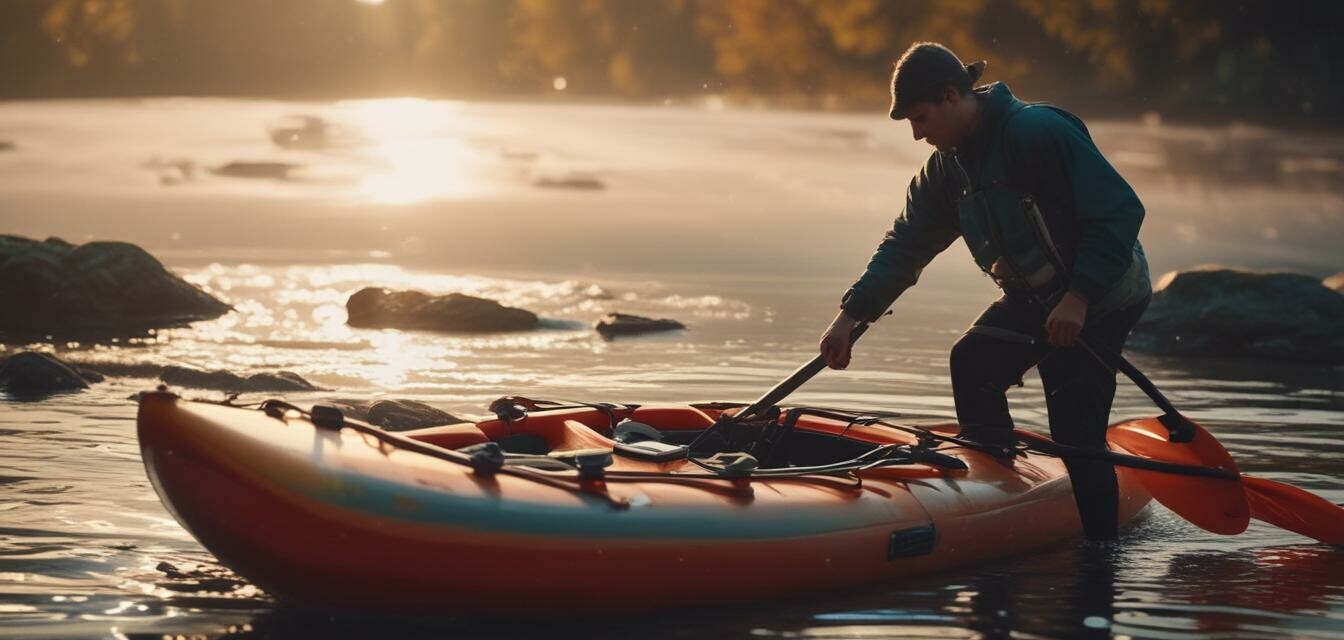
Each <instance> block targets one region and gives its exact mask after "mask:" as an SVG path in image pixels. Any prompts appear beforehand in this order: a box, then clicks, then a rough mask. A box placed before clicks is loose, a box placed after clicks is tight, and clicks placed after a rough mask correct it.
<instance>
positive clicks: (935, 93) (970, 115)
mask: <svg viewBox="0 0 1344 640" xmlns="http://www.w3.org/2000/svg"><path fill="white" fill-rule="evenodd" d="M984 69H985V62H984V61H983V60H981V61H979V62H975V63H973V64H969V65H963V64H962V63H961V60H960V59H959V58H957V55H956V54H954V53H952V52H951V51H950V50H948V48H947V47H944V46H943V45H941V44H937V43H934V42H919V43H915V44H914V45H911V47H910V48H909V49H907V50H906V51H905V54H904V55H902V56H901V59H900V60H899V61H897V62H896V71H895V73H893V74H892V76H891V119H892V120H905V119H908V120H910V128H911V130H912V131H913V133H914V136H915V139H916V140H928V142H929V144H931V145H933V146H935V147H937V148H938V149H939V150H946V149H950V148H952V147H955V146H957V145H958V144H960V143H961V142H962V141H963V140H964V139H965V138H966V136H967V135H969V134H970V132H971V131H973V130H974V129H975V123H976V117H977V110H976V104H975V98H974V95H973V94H972V93H971V87H972V86H973V85H974V84H975V81H976V80H978V79H979V78H980V75H981V74H982V73H983V72H984Z"/></svg>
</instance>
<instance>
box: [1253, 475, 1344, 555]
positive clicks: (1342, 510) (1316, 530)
mask: <svg viewBox="0 0 1344 640" xmlns="http://www.w3.org/2000/svg"><path fill="white" fill-rule="evenodd" d="M1241 480H1242V482H1244V483H1245V485H1246V501H1247V502H1248V503H1249V504H1250V506H1251V517H1253V518H1255V519H1256V520H1263V521H1265V522H1268V523H1269V524H1272V525H1274V526H1276V527H1282V528H1284V529H1287V530H1289V531H1292V532H1294V533H1300V534H1302V535H1304V536H1307V537H1308V538H1312V539H1315V540H1319V541H1321V542H1324V543H1326V544H1344V507H1341V506H1339V505H1337V504H1335V503H1333V502H1330V501H1329V500H1326V499H1325V498H1322V497H1320V496H1318V495H1316V494H1314V493H1311V492H1310V491H1306V490H1303V489H1299V488H1297V487H1294V486H1293V485H1290V484H1284V483H1282V482H1275V481H1273V480H1265V479H1264V478H1255V477H1252V476H1242V477H1241Z"/></svg>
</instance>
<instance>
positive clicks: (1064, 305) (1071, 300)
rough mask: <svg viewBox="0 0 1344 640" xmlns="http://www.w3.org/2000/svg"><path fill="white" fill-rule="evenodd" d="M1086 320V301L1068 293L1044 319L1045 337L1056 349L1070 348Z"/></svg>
mask: <svg viewBox="0 0 1344 640" xmlns="http://www.w3.org/2000/svg"><path fill="white" fill-rule="evenodd" d="M1086 320H1087V299H1086V298H1083V297H1082V296H1081V295H1078V294H1077V293H1075V292H1073V291H1070V292H1068V293H1066V294H1064V298H1063V299H1062V300H1060V301H1059V304H1057V305H1055V310H1054V311H1051V312H1050V317H1049V318H1046V319H1045V335H1046V338H1047V339H1048V340H1049V342H1050V344H1052V345H1054V346H1056V347H1072V346H1073V343H1075V342H1077V341H1078V334H1079V333H1082V331H1083V322H1084V321H1086Z"/></svg>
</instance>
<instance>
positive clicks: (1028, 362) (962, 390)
mask: <svg viewBox="0 0 1344 640" xmlns="http://www.w3.org/2000/svg"><path fill="white" fill-rule="evenodd" d="M1035 317H1036V314H1032V313H1030V311H1029V309H1025V308H1023V307H1021V306H1020V305H1018V304H1014V303H1013V302H1011V301H1009V300H1007V299H1006V298H1000V299H999V300H998V301H996V302H994V304H991V305H990V306H989V308H988V309H985V311H984V313H982V314H980V317H979V318H978V319H976V321H975V324H974V325H972V326H971V328H970V329H968V330H967V331H966V333H965V334H963V335H962V336H961V338H960V339H959V340H957V343H956V344H954V345H953V346H952V355H951V358H950V359H951V366H952V398H953V400H954V401H955V402H956V407H957V422H959V423H960V424H961V429H962V435H964V436H966V437H968V438H971V439H974V440H978V441H982V442H985V443H986V444H1010V443H1011V442H1012V436H1011V434H1012V428H1013V419H1012V417H1011V416H1010V415H1009V414H1008V398H1007V396H1006V392H1007V391H1008V387H1010V386H1012V385H1015V384H1018V383H1019V382H1021V380H1022V374H1024V373H1026V372H1027V370H1028V369H1030V368H1031V367H1033V366H1035V364H1036V363H1037V362H1038V361H1039V360H1040V359H1041V357H1042V356H1043V355H1044V354H1045V353H1046V350H1047V349H1046V345H1045V342H1044V335H1043V329H1042V328H1041V327H1040V326H1037V325H1039V324H1040V323H1035V322H1033V320H1034V319H1035Z"/></svg>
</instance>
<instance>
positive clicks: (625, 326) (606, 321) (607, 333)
mask: <svg viewBox="0 0 1344 640" xmlns="http://www.w3.org/2000/svg"><path fill="white" fill-rule="evenodd" d="M593 328H594V329H596V330H597V332H598V333H600V334H602V335H603V337H608V338H610V337H613V336H627V335H632V334H636V333H649V332H651V331H674V330H677V329H685V328H686V325H684V324H682V323H680V322H677V321H676V320H672V319H671V318H659V319H657V320H655V319H653V318H645V317H643V316H632V315H630V314H628V313H608V314H607V315H605V316H603V317H602V319H601V320H598V321H597V324H596V325H594V326H593Z"/></svg>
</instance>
